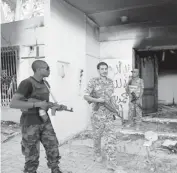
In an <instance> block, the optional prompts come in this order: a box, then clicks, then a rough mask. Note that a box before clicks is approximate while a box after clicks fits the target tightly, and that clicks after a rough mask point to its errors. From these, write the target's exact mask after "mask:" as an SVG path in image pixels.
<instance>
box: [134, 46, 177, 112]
mask: <svg viewBox="0 0 177 173" xmlns="http://www.w3.org/2000/svg"><path fill="white" fill-rule="evenodd" d="M135 67H136V68H138V69H139V70H140V78H142V79H143V80H144V85H145V88H144V94H143V113H144V114H145V115H147V114H150V113H155V112H158V111H159V110H160V109H162V108H163V109H164V108H165V109H167V107H168V109H169V108H170V109H169V110H171V111H176V112H177V109H176V105H177V90H176V88H177V49H173V50H172V49H167V50H135ZM171 108H174V109H173V110H172V109H171Z"/></svg>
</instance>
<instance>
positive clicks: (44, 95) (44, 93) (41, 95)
mask: <svg viewBox="0 0 177 173" xmlns="http://www.w3.org/2000/svg"><path fill="white" fill-rule="evenodd" d="M28 80H29V81H30V82H31V84H32V87H33V89H32V93H31V94H30V95H29V96H28V98H27V99H29V100H30V99H38V100H40V101H44V100H46V101H49V94H50V93H49V90H48V88H47V86H46V85H45V83H46V84H47V85H48V87H50V86H49V84H48V83H47V82H46V81H45V83H44V81H42V82H38V81H36V80H35V79H34V78H33V77H29V78H28ZM38 111H39V109H38V108H31V109H28V110H27V111H23V113H28V114H38Z"/></svg>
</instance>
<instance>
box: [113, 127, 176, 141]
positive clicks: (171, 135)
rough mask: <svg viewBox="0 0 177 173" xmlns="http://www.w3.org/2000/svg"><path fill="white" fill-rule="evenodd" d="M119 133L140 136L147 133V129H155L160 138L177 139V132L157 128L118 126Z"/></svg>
mask: <svg viewBox="0 0 177 173" xmlns="http://www.w3.org/2000/svg"><path fill="white" fill-rule="evenodd" d="M116 131H117V133H121V134H124V135H140V136H143V137H144V135H145V133H146V132H147V131H153V132H155V133H157V135H158V138H159V139H175V140H176V139H177V133H169V132H157V131H155V130H147V131H145V130H135V129H133V128H129V129H127V128H120V127H119V128H117V130H116Z"/></svg>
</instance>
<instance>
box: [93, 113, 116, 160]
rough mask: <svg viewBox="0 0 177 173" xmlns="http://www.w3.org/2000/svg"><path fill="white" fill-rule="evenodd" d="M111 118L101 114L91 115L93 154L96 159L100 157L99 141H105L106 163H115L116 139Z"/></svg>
mask: <svg viewBox="0 0 177 173" xmlns="http://www.w3.org/2000/svg"><path fill="white" fill-rule="evenodd" d="M114 122H115V121H114V120H113V116H111V115H110V117H109V118H108V116H104V115H101V114H96V113H95V114H93V116H92V118H91V124H92V129H93V143H94V153H95V155H96V156H97V157H99V156H101V140H102V137H103V138H104V140H105V147H104V150H105V153H106V157H107V161H111V162H114V163H117V161H116V154H117V147H116V144H117V139H116V132H115V125H114Z"/></svg>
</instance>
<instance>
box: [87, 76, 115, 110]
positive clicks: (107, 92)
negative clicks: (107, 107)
mask: <svg viewBox="0 0 177 173" xmlns="http://www.w3.org/2000/svg"><path fill="white" fill-rule="evenodd" d="M113 93H114V84H113V81H112V80H111V79H109V78H107V80H106V81H103V80H102V79H101V78H100V77H97V78H92V79H91V80H90V81H89V83H88V85H87V87H86V89H85V95H90V96H92V95H95V96H96V97H97V98H104V99H105V100H107V101H110V100H111V97H112V95H113ZM94 106H95V104H93V107H94ZM100 109H104V106H100Z"/></svg>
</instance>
